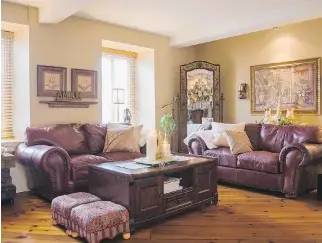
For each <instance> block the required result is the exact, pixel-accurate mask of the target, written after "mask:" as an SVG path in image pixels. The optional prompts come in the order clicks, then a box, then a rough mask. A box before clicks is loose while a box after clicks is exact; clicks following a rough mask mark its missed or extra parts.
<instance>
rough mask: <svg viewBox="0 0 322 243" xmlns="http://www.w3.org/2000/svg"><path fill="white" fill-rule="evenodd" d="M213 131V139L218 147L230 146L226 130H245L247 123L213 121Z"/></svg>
mask: <svg viewBox="0 0 322 243" xmlns="http://www.w3.org/2000/svg"><path fill="white" fill-rule="evenodd" d="M211 127H212V132H213V136H214V139H213V141H212V143H213V145H214V146H217V147H229V144H228V141H227V138H226V134H225V130H230V131H244V130H245V123H244V122H243V123H237V124H229V123H218V122H212V123H211Z"/></svg>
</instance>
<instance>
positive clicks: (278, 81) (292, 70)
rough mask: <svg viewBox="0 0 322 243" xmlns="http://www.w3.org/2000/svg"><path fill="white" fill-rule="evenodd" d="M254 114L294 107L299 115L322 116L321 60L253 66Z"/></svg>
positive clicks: (251, 72) (252, 104)
mask: <svg viewBox="0 0 322 243" xmlns="http://www.w3.org/2000/svg"><path fill="white" fill-rule="evenodd" d="M250 76H251V113H252V114H254V113H263V112H264V111H265V109H268V108H272V109H275V107H276V106H277V102H278V100H279V99H281V106H282V109H287V108H294V109H295V112H296V113H298V114H313V115H319V114H320V105H321V99H320V96H321V93H320V86H321V84H320V82H321V81H320V58H311V59H306V60H297V61H290V62H282V63H273V64H264V65H258V66H251V67H250Z"/></svg>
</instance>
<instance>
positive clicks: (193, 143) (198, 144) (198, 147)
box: [187, 136, 207, 155]
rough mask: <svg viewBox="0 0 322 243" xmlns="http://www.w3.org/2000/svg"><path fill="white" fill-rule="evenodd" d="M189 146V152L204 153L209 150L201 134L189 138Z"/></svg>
mask: <svg viewBox="0 0 322 243" xmlns="http://www.w3.org/2000/svg"><path fill="white" fill-rule="evenodd" d="M187 146H188V151H189V154H195V155H203V153H204V152H205V151H206V150H207V145H206V143H205V141H203V139H202V138H201V137H199V136H196V137H193V138H191V139H189V141H188V145H187Z"/></svg>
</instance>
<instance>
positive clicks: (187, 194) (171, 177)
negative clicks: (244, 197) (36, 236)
mask: <svg viewBox="0 0 322 243" xmlns="http://www.w3.org/2000/svg"><path fill="white" fill-rule="evenodd" d="M185 156H187V160H185V161H180V162H175V163H173V164H171V165H167V166H165V167H150V168H139V169H128V168H123V167H119V165H120V164H122V165H124V163H133V161H122V162H108V163H103V164H99V165H91V166H90V167H89V191H90V193H92V194H94V195H96V196H98V197H100V198H101V199H103V200H108V201H112V202H115V203H118V204H121V205H123V206H124V207H126V208H127V209H128V210H129V213H130V220H131V221H130V222H131V231H132V232H134V230H135V227H137V226H141V225H144V224H145V223H148V222H151V221H155V220H158V219H161V218H165V217H168V216H171V215H175V214H178V213H181V212H183V211H186V210H188V209H191V208H193V207H196V206H202V207H203V206H204V205H206V204H211V203H212V204H217V201H218V193H217V158H208V157H195V156H190V155H189V156H188V155H185Z"/></svg>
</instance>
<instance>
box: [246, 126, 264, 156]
mask: <svg viewBox="0 0 322 243" xmlns="http://www.w3.org/2000/svg"><path fill="white" fill-rule="evenodd" d="M261 128H262V125H260V124H256V123H248V124H246V125H245V132H246V134H247V136H248V138H249V140H250V143H251V144H252V147H253V150H258V146H259V139H260V133H261Z"/></svg>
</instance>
